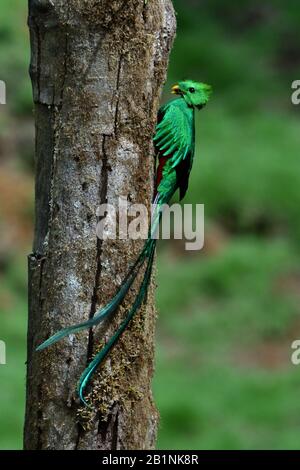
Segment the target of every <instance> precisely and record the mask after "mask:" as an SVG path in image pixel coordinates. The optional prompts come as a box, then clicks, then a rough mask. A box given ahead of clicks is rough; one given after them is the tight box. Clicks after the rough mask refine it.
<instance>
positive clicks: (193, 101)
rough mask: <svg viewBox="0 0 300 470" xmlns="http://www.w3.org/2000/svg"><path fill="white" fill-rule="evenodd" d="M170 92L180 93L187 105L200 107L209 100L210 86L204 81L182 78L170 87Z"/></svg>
mask: <svg viewBox="0 0 300 470" xmlns="http://www.w3.org/2000/svg"><path fill="white" fill-rule="evenodd" d="M172 93H174V94H175V95H181V96H182V97H183V99H184V100H185V101H186V103H187V105H188V106H192V107H195V108H200V109H201V108H202V107H203V106H205V105H206V103H207V102H208V101H209V98H210V95H211V94H212V87H211V86H210V85H207V84H206V83H201V82H194V81H193V80H183V81H181V82H178V83H177V84H176V85H174V86H173V87H172Z"/></svg>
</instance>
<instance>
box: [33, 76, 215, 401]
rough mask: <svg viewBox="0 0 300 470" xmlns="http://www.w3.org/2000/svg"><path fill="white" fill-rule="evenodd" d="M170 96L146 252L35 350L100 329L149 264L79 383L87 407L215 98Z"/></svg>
mask: <svg viewBox="0 0 300 470" xmlns="http://www.w3.org/2000/svg"><path fill="white" fill-rule="evenodd" d="M172 93H173V94H176V95H178V96H179V97H178V98H177V99H175V100H171V101H169V102H168V103H167V104H165V105H164V106H162V107H161V108H160V110H159V112H158V122H157V126H156V132H155V136H154V139H153V140H154V143H155V150H156V155H157V157H158V161H159V163H158V168H157V174H156V189H155V198H154V211H153V215H152V225H151V230H150V231H149V236H148V239H147V240H146V242H145V244H144V248H143V249H142V251H141V253H140V255H139V256H138V258H137V260H136V261H135V263H134V265H133V266H132V267H131V268H130V270H129V272H128V274H127V276H126V278H125V279H124V281H123V283H122V285H121V286H120V288H119V290H118V291H117V293H116V295H115V296H114V297H113V299H111V301H110V302H108V303H107V304H106V305H105V306H104V307H103V308H101V309H100V310H99V311H98V312H97V313H96V314H95V315H94V317H93V318H92V319H90V320H87V321H85V322H83V323H80V324H77V325H73V326H70V327H67V328H64V329H62V330H61V331H59V332H58V333H56V334H55V335H53V336H51V337H50V338H49V339H47V340H46V341H45V342H44V343H43V344H41V345H40V346H39V347H38V348H37V351H41V350H42V349H45V348H47V347H48V346H50V345H51V344H53V343H55V342H56V341H59V340H60V339H62V338H64V337H65V336H67V335H69V334H73V333H77V332H78V331H81V330H83V329H86V328H92V327H93V326H95V325H98V324H99V323H100V322H101V321H102V320H104V319H105V318H106V317H107V316H108V315H109V314H111V313H113V312H114V311H116V309H117V308H118V306H119V305H120V304H121V302H122V301H123V299H124V297H125V296H126V294H127V292H128V291H129V289H130V287H131V286H132V284H133V282H134V280H135V279H136V277H137V275H138V273H139V272H140V270H141V268H142V267H143V266H144V264H145V265H146V266H145V270H144V274H143V278H142V281H141V284H140V288H139V290H138V294H137V296H136V298H135V300H134V302H133V304H132V306H131V308H130V309H129V311H128V312H127V315H126V316H125V318H124V320H123V321H122V323H121V325H120V326H119V329H118V330H117V331H116V332H115V334H114V335H113V336H112V338H111V339H110V340H109V341H108V343H107V344H106V345H105V346H104V347H103V348H102V349H101V350H100V351H99V352H98V353H97V354H96V355H95V357H94V359H93V360H92V361H91V362H90V364H89V365H88V367H87V368H86V369H85V371H84V372H83V374H82V376H81V378H80V380H79V384H78V393H79V396H80V399H81V401H82V402H83V403H85V404H87V403H86V401H85V399H84V396H83V394H84V391H85V388H86V386H87V384H88V382H89V380H90V378H91V376H92V374H93V373H94V371H95V370H96V369H97V367H98V366H99V364H100V363H101V362H102V361H103V359H104V358H105V357H106V356H107V354H108V353H109V351H110V350H111V348H112V347H113V346H114V344H115V343H116V342H117V341H118V339H119V337H120V336H121V334H122V333H123V332H124V330H125V329H126V328H127V326H128V324H129V323H130V321H131V319H132V318H133V317H134V315H135V313H136V312H137V310H138V309H139V308H140V307H141V305H142V303H143V301H144V299H145V297H146V294H147V289H148V285H149V283H150V279H151V272H152V264H153V258H154V252H155V246H156V238H155V236H154V234H155V232H156V229H157V227H158V224H159V221H160V218H161V214H162V210H163V209H162V206H163V205H165V204H169V202H170V200H171V198H172V196H173V195H174V193H175V192H176V191H177V189H179V197H180V200H181V199H182V198H183V197H184V195H185V193H186V191H187V188H188V182H189V175H190V171H191V169H192V165H193V157H194V150H195V117H194V114H195V108H197V109H202V108H203V107H204V106H205V105H206V104H207V102H208V100H209V98H210V95H211V87H210V86H209V85H206V84H204V83H199V82H194V81H192V80H184V81H182V82H179V83H178V84H177V85H174V86H173V88H172Z"/></svg>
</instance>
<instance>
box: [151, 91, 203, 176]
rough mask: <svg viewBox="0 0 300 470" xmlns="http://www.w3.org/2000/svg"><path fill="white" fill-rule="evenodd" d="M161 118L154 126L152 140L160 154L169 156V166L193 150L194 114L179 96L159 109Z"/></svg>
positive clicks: (181, 159) (178, 161)
mask: <svg viewBox="0 0 300 470" xmlns="http://www.w3.org/2000/svg"><path fill="white" fill-rule="evenodd" d="M161 114H162V116H163V117H162V119H161V120H160V122H159V123H158V124H157V126H156V133H155V136H154V142H155V145H156V148H157V149H158V150H159V154H160V156H163V157H169V156H170V162H169V164H170V168H175V167H176V166H177V165H178V164H179V163H180V162H181V161H183V160H185V159H186V158H187V156H188V155H189V154H191V153H193V152H194V145H195V137H194V115H193V110H192V109H190V108H188V107H187V106H186V104H185V103H184V101H183V100H182V99H181V98H180V99H178V100H174V101H171V102H170V103H168V104H167V105H166V106H164V107H163V108H162V110H161Z"/></svg>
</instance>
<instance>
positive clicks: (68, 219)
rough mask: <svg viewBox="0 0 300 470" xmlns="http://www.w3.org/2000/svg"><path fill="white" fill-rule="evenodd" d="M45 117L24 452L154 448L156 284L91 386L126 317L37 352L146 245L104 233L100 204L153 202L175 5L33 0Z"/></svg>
mask: <svg viewBox="0 0 300 470" xmlns="http://www.w3.org/2000/svg"><path fill="white" fill-rule="evenodd" d="M29 27H30V34H31V48H32V57H31V67H30V72H31V78H32V83H33V95H34V102H35V122H36V160H37V161H36V222H35V237H34V245H33V253H32V254H31V255H30V256H29V327H28V370H27V404H26V418H25V433H24V446H25V449H61V450H63V449H103V450H104V449H105V450H107V449H151V448H153V447H154V445H155V439H156V432H157V425H158V413H157V411H156V408H155V406H154V403H153V399H152V394H151V379H152V374H153V342H154V323H155V308H154V300H153V290H154V287H153V283H152V285H151V287H150V289H149V294H148V298H147V302H146V305H144V307H143V308H141V309H140V311H139V312H138V314H137V315H136V317H135V319H134V320H133V321H132V322H131V324H130V327H129V328H128V330H127V331H126V332H125V333H124V335H123V336H122V338H121V340H120V341H119V342H118V344H117V345H116V347H115V348H114V349H113V351H112V352H111V353H110V354H109V357H108V359H107V360H106V361H105V363H104V364H103V365H102V367H100V368H99V370H98V371H97V373H96V374H95V376H94V379H93V380H92V386H91V387H90V388H89V389H88V390H89V392H90V393H89V396H88V400H89V403H90V404H91V405H92V406H91V408H84V407H81V406H80V404H79V401H78V397H77V396H76V393H75V390H76V384H77V382H78V379H79V377H80V375H81V373H82V371H83V370H84V368H85V367H86V365H87V362H88V361H89V360H90V359H91V357H92V355H93V353H95V352H96V351H97V350H98V349H99V347H100V346H101V345H103V344H104V341H106V340H107V338H109V337H110V336H111V334H112V333H113V332H114V331H115V330H116V328H117V326H118V325H119V324H120V322H121V320H122V318H124V313H125V309H126V306H127V307H128V305H130V302H131V301H132V299H133V297H134V289H133V292H131V293H130V294H129V296H128V299H127V300H126V301H125V302H124V304H123V307H122V308H120V309H119V311H118V314H117V315H116V316H115V317H114V318H113V319H112V320H110V321H109V322H108V324H106V325H105V326H104V327H102V328H99V327H98V328H96V329H95V330H94V331H91V332H88V331H87V332H85V331H84V332H81V333H79V334H77V335H76V336H71V337H68V338H66V339H64V340H62V341H61V342H59V343H57V344H56V345H54V346H52V347H50V348H49V349H47V350H45V351H43V352H40V353H36V352H34V350H35V348H36V346H37V345H38V344H40V343H41V342H42V341H43V340H45V339H46V338H47V337H48V336H49V335H50V334H53V333H54V332H56V331H58V330H59V329H61V328H62V327H65V326H68V325H72V324H74V323H78V322H81V321H84V320H86V319H88V318H89V317H91V316H93V315H94V313H95V311H96V310H97V309H98V308H99V307H100V306H102V305H104V304H105V303H106V302H107V301H108V300H109V299H110V298H111V297H112V296H113V294H114V293H115V291H116V290H117V289H118V286H119V285H120V283H121V281H122V280H123V279H124V276H125V274H126V272H127V270H128V266H129V265H130V264H131V263H132V262H133V261H134V260H135V258H136V256H137V254H138V253H139V251H140V249H141V247H142V245H143V241H142V240H139V241H133V240H106V241H101V240H99V239H97V237H96V224H97V217H96V209H97V207H98V206H99V205H100V204H102V203H104V202H108V203H109V204H113V205H115V206H116V204H117V202H118V197H119V196H120V195H122V196H125V197H127V199H128V200H129V201H131V202H133V203H144V204H148V205H149V204H150V202H151V195H152V190H153V188H152V186H153V184H152V182H153V167H154V165H153V146H152V135H153V130H154V125H155V121H156V114H157V110H158V106H159V95H160V91H161V86H162V83H163V81H164V79H165V75H166V69H167V63H168V56H169V51H170V48H171V45H172V41H173V37H174V34H175V17H174V12H173V8H172V5H171V3H170V1H169V0H148V2H144V1H143V0H29Z"/></svg>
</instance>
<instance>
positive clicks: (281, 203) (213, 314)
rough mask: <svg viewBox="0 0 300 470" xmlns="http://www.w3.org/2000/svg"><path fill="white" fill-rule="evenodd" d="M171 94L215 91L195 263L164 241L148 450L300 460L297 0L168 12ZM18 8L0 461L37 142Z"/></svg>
mask: <svg viewBox="0 0 300 470" xmlns="http://www.w3.org/2000/svg"><path fill="white" fill-rule="evenodd" d="M174 3H175V8H176V11H177V14H178V16H177V18H178V32H177V39H176V42H175V46H174V49H173V53H172V56H171V62H170V69H169V79H168V84H167V87H166V94H165V97H164V99H166V98H167V97H168V95H167V90H168V88H169V86H170V84H172V83H174V82H175V81H177V80H178V79H182V78H194V79H196V80H202V81H206V82H208V83H210V84H212V85H213V87H214V90H215V92H214V95H213V99H212V101H211V103H210V104H209V106H208V107H207V108H206V109H205V110H204V111H202V112H200V113H199V114H198V116H197V127H198V129H197V156H196V159H195V165H194V170H193V173H192V177H191V183H190V191H189V193H188V195H187V197H186V199H185V201H184V202H193V203H204V204H205V213H206V219H205V221H206V240H205V249H204V250H202V251H200V252H186V251H185V250H184V242H183V241H173V242H172V241H171V242H163V243H161V244H160V249H159V256H158V289H157V303H158V308H159V313H160V316H159V321H158V332H157V343H158V345H157V352H156V364H157V365H156V375H155V379H154V393H155V399H156V402H157V405H158V407H159V410H160V413H161V425H160V432H159V441H158V447H159V448H160V449H192V448H195V449H261V448H267V449H296V448H298V449H299V448H300V438H299V437H300V400H299V391H300V366H299V368H297V367H296V366H293V365H292V364H291V361H290V355H291V343H292V341H293V340H294V339H297V338H300V307H299V298H300V264H299V262H300V250H299V247H300V218H299V207H300V159H299V149H300V132H299V109H298V108H297V107H296V106H292V104H291V99H290V96H291V83H292V81H293V80H295V79H300V40H299V26H300V5H299V1H298V0H294V1H293V0H288V1H285V2H283V1H281V0H278V1H276V0H273V1H254V0H252V1H250V0H247V1H244V2H240V1H237V0H230V1H225V0H207V1H206V0H202V1H201V0H176V1H175V2H174ZM26 15H27V2H25V1H22V0H1V3H0V18H1V24H0V79H2V80H5V81H6V83H7V101H8V104H7V105H6V106H1V107H0V229H1V237H0V319H1V327H0V339H2V340H5V341H6V343H7V363H8V364H7V365H6V366H0V383H1V392H0V393H1V395H0V396H1V402H0V449H19V448H21V446H22V426H23V415H24V387H25V365H24V363H25V344H26V321H27V319H26V316H27V300H26V256H25V254H26V253H28V252H29V251H30V244H31V238H32V219H33V170H34V162H33V155H34V132H33V117H32V102H31V86H30V81H29V77H28V73H27V69H28V63H29V40H28V31H27V26H26Z"/></svg>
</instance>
